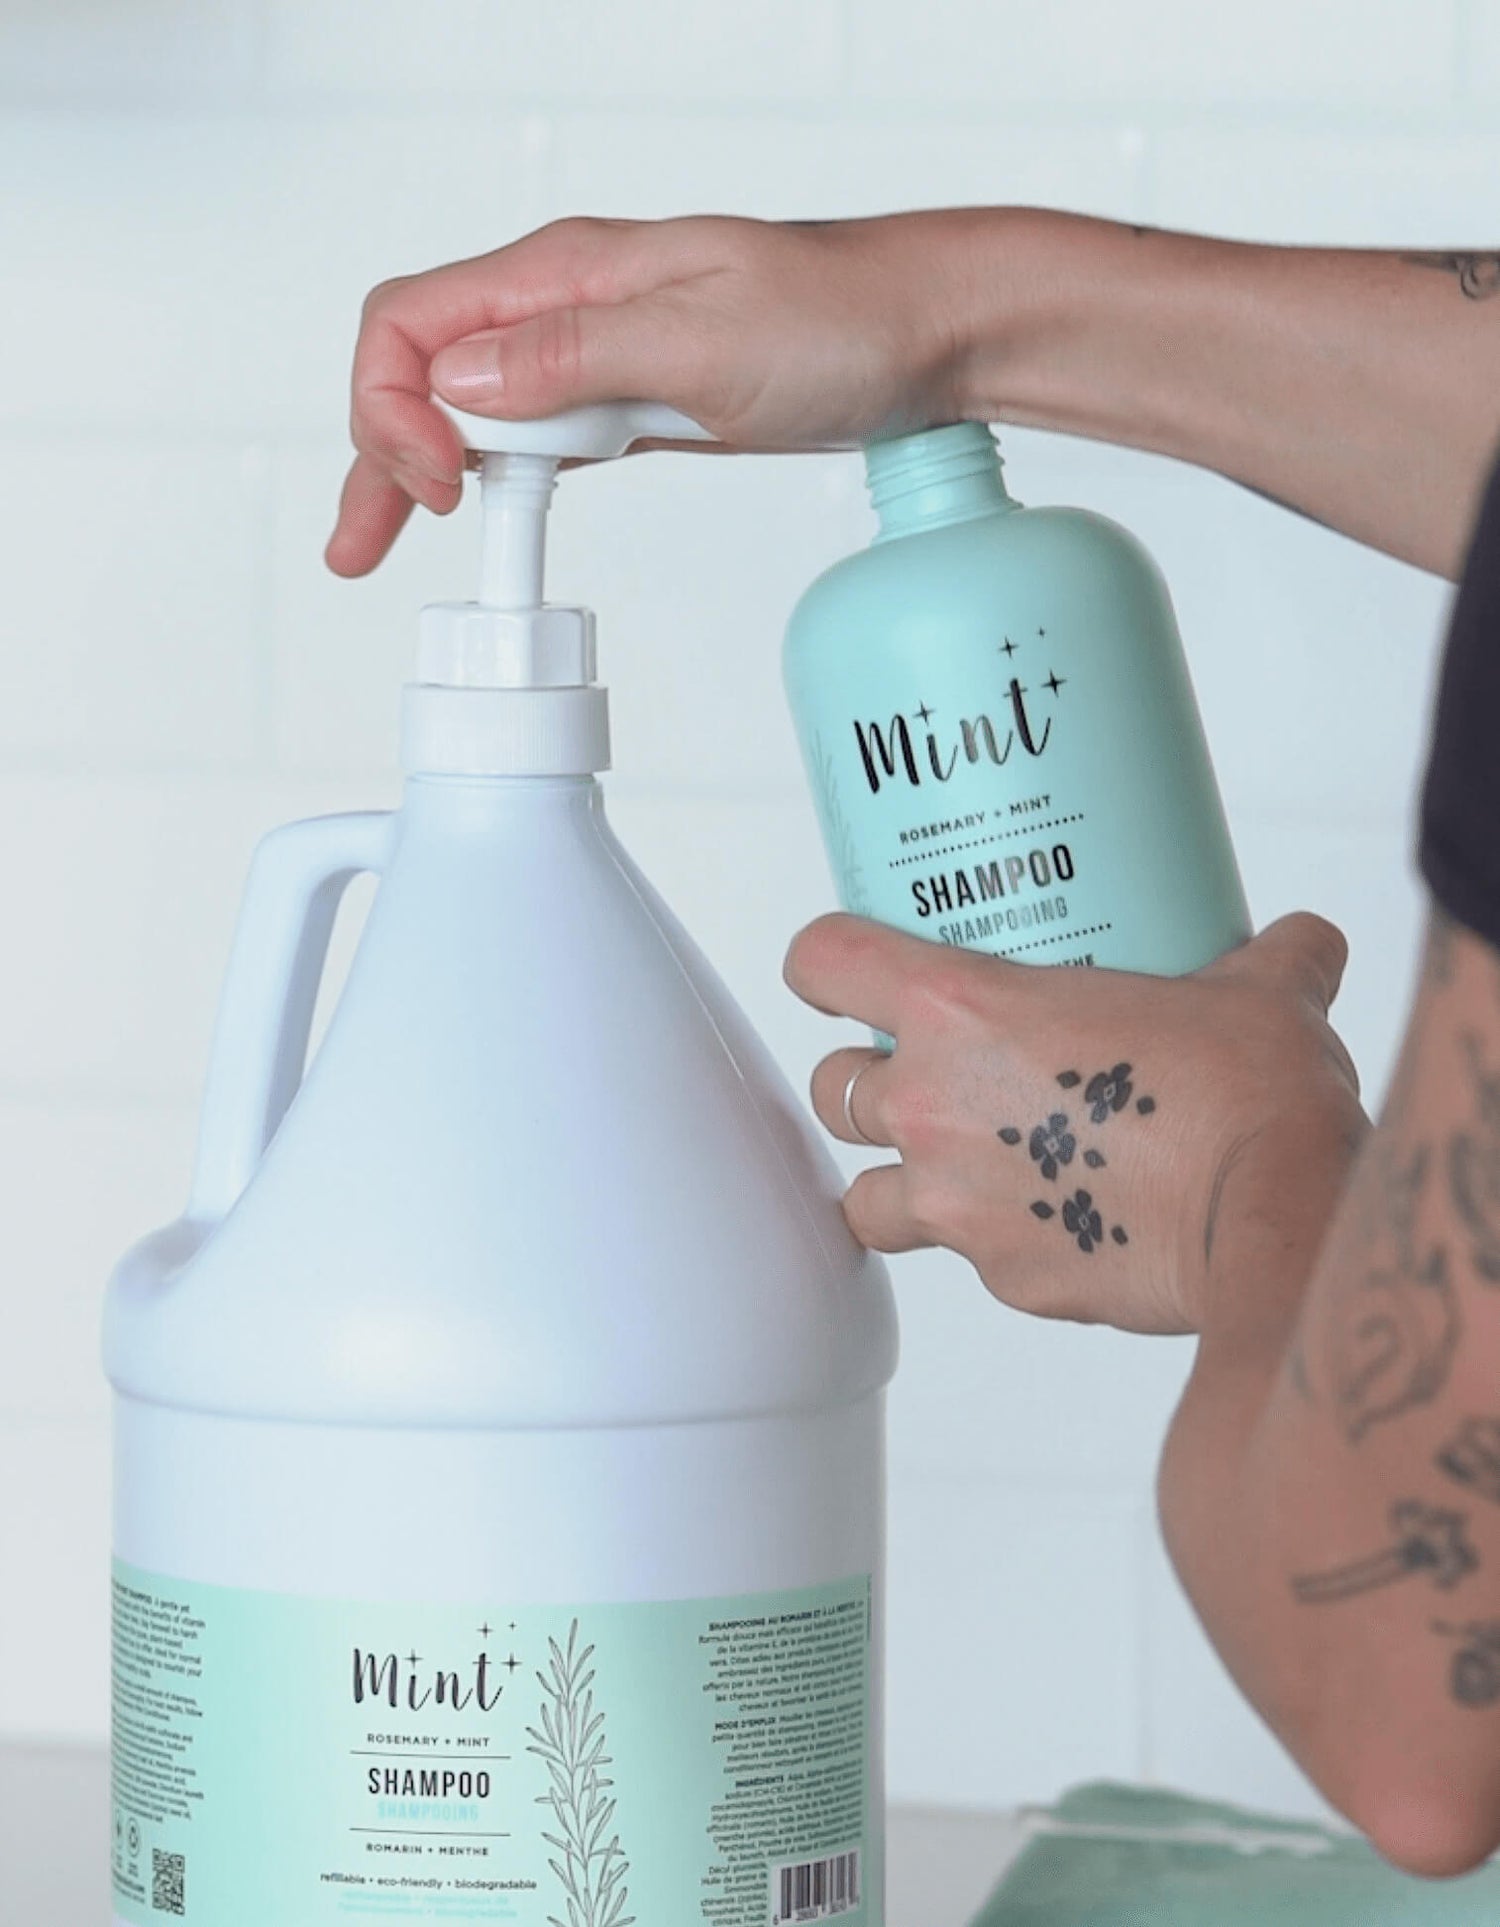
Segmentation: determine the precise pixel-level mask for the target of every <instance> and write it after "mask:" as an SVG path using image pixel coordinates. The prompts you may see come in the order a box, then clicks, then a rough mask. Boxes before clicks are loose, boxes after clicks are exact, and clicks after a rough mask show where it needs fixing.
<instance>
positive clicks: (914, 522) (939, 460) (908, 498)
mask: <svg viewBox="0 0 1500 1927" xmlns="http://www.w3.org/2000/svg"><path fill="white" fill-rule="evenodd" d="M865 480H866V482H867V484H868V486H869V490H870V501H871V503H872V504H873V506H874V509H875V513H876V515H877V516H878V517H879V521H880V528H879V532H878V534H877V535H876V537H875V539H876V541H877V542H884V541H887V540H889V539H890V538H891V537H892V536H897V535H911V534H914V533H915V532H916V531H917V530H919V529H934V528H942V527H943V526H944V525H945V524H947V523H950V522H966V521H970V520H972V519H973V518H974V517H975V516H980V515H995V514H1000V513H1003V512H1004V511H1006V510H1008V509H1013V508H1015V507H1016V506H1017V504H1016V502H1015V501H1014V500H1013V499H1012V497H1011V496H1010V494H1009V493H1008V492H1007V490H1006V487H1005V479H1004V476H1003V474H1002V465H1001V460H1000V451H999V449H998V448H997V447H996V445H995V437H994V435H993V434H992V433H991V431H990V430H989V429H988V428H986V427H985V426H984V425H983V424H982V423H979V422H957V423H955V424H954V425H953V426H951V427H948V428H930V429H926V430H925V431H923V432H922V433H921V434H917V435H899V436H896V437H895V438H894V439H892V440H890V441H884V442H872V443H871V444H870V446H869V447H868V448H866V450H865Z"/></svg>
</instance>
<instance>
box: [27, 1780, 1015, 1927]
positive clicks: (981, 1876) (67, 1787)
mask: <svg viewBox="0 0 1500 1927" xmlns="http://www.w3.org/2000/svg"><path fill="white" fill-rule="evenodd" d="M108 1840H109V1777H108V1766H107V1762H106V1759H105V1756H104V1754H102V1753H88V1752H75V1751H70V1750H68V1749H65V1748H60V1747H59V1748H36V1749H19V1748H11V1749H6V1748H4V1747H0V1870H3V1871H0V1878H3V1881H4V1887H5V1895H6V1898H5V1903H4V1906H3V1909H0V1916H3V1920H4V1922H5V1927H105V1923H106V1922H107V1921H108V1919H109V1848H108ZM1020 1840H1021V1833H1020V1828H1019V1825H1018V1823H1017V1821H1016V1820H1015V1818H1014V1817H1013V1816H1010V1815H1006V1814H993V1813H991V1814H977V1813H951V1812H936V1811H930V1810H922V1809H919V1808H911V1807H898V1808H896V1810H895V1811H894V1812H893V1813H892V1814H891V1817H890V1834H889V1841H890V1867H889V1875H888V1881H889V1901H888V1905H887V1910H886V1923H887V1927H965V1923H966V1922H967V1921H968V1920H969V1918H970V1916H971V1915H972V1914H973V1913H974V1911H975V1910H976V1908H977V1907H978V1906H979V1904H980V1902H981V1901H982V1900H983V1899H984V1897H985V1895H986V1894H987V1893H988V1892H989V1891H990V1889H991V1887H993V1886H994V1884H995V1882H996V1881H997V1880H998V1879H999V1877H1000V1875H1001V1874H1002V1873H1003V1872H1004V1870H1005V1868H1006V1867H1007V1866H1008V1865H1009V1864H1010V1860H1011V1858H1012V1856H1013V1855H1014V1854H1015V1852H1016V1851H1017V1849H1018V1847H1019V1844H1020ZM80 1842H97V1851H94V1852H90V1851H88V1850H87V1849H86V1848H80V1844H79V1843H80Z"/></svg>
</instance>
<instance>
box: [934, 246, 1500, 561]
mask: <svg viewBox="0 0 1500 1927" xmlns="http://www.w3.org/2000/svg"><path fill="white" fill-rule="evenodd" d="M956 218H957V219H959V220H960V221H961V222H963V223H965V226H964V227H963V229H962V231H961V232H960V233H959V234H957V235H955V237H954V239H955V244H956V245H955V247H954V250H953V252H954V259H955V263H956V265H955V267H954V268H953V273H954V274H955V276H956V277H957V281H958V287H957V290H956V295H955V307H956V311H957V312H958V313H959V314H960V315H962V316H963V317H965V319H964V322H963V325H962V337H963V339H962V372H961V375H960V400H961V403H962V405H963V408H964V411H965V412H966V413H967V414H970V415H973V416H975V417H976V418H983V419H989V420H997V421H1011V422H1017V423H1021V424H1024V425H1028V426H1035V427H1045V428H1052V429H1060V430H1063V431H1065V432H1069V433H1075V434H1080V435H1088V436H1093V437H1095V438H1098V439H1100V440H1104V441H1112V442H1119V443H1124V444H1127V445H1130V446H1133V447H1138V448H1145V449H1151V450H1154V451H1157V452H1159V453H1162V454H1167V455H1172V456H1177V457H1179V458H1181V459H1182V460H1185V461H1190V462H1194V463H1197V464H1199V465H1201V466H1203V467H1207V468H1211V469H1216V470H1218V471H1219V472H1220V473H1222V474H1224V475H1227V476H1229V477H1231V478H1232V479H1233V480H1235V481H1237V482H1241V483H1244V484H1245V485H1246V486H1248V487H1250V488H1253V489H1256V490H1259V491H1261V492H1262V493H1264V494H1266V495H1269V496H1272V497H1274V498H1276V499H1277V500H1279V501H1282V502H1285V503H1287V504H1288V505H1290V506H1292V507H1294V508H1297V509H1299V510H1301V511H1302V512H1303V513H1304V514H1307V515H1309V516H1312V517H1314V518H1316V519H1317V520H1319V521H1322V522H1326V523H1328V524H1329V525H1330V526H1331V527H1333V528H1336V529H1339V530H1342V531H1343V532H1344V533H1345V534H1348V535H1350V536H1353V537H1354V538H1355V539H1357V540H1359V541H1362V542H1367V543H1369V544H1371V545H1372V546H1374V547H1376V548H1381V549H1385V550H1387V551H1389V552H1390V553H1391V554H1393V555H1397V556H1400V557H1402V558H1403V559H1404V560H1407V561H1410V562H1414V563H1416V564H1418V565H1419V566H1421V567H1423V568H1428V569H1432V570H1434V571H1437V572H1439V573H1442V574H1446V575H1453V574H1455V573H1456V572H1457V568H1458V565H1459V562H1460V560H1461V556H1462V550H1463V546H1464V542H1465V539H1466V537H1467V534H1468V531H1469V525H1470V522H1471V519H1472V516H1473V511H1474V506H1475V502H1476V498H1477V494H1478V490H1479V487H1480V484H1481V482H1482V480H1483V478H1484V475H1485V473H1486V472H1487V469H1488V466H1489V463H1490V461H1491V459H1492V458H1493V453H1494V445H1495V442H1496V438H1497V435H1500V298H1497V299H1493V300H1491V299H1489V298H1488V297H1489V296H1490V295H1491V294H1492V293H1494V292H1495V290H1496V287H1497V285H1500V276H1497V274H1496V272H1495V271H1494V264H1495V259H1496V258H1495V257H1494V256H1479V257H1465V259H1468V260H1472V261H1477V262H1478V263H1479V264H1480V265H1479V267H1478V268H1477V269H1471V270H1470V271H1469V272H1468V273H1465V272H1463V271H1462V269H1461V268H1460V267H1456V266H1449V267H1445V266H1443V265H1442V262H1443V260H1444V259H1445V258H1444V257H1434V256H1422V257H1418V256H1412V255H1408V254H1400V253H1376V252H1366V251H1362V250H1354V249H1329V248H1277V247H1257V246H1249V245H1243V244H1239V243H1235V242H1227V241H1215V240H1207V239H1202V238H1199V237H1197V236H1193V235H1183V234H1170V233H1164V232H1159V231H1156V230H1152V229H1139V228H1130V227H1124V226H1120V225H1118V224H1116V223H1113V222H1106V221H1093V220H1086V219H1082V218H1079V217H1076V216H1070V215H1062V214H1052V213H1045V212H1035V211H1032V210H1025V209H1020V210H1012V209H1004V210H996V211H983V212H979V213H976V214H973V215H968V216H960V217H956Z"/></svg>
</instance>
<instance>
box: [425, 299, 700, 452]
mask: <svg viewBox="0 0 1500 1927" xmlns="http://www.w3.org/2000/svg"><path fill="white" fill-rule="evenodd" d="M703 359H704V357H703V351H702V334H701V331H700V330H699V329H698V328H697V327H695V326H694V324H692V323H690V322H689V321H688V319H687V318H686V316H685V315H684V314H683V313H682V311H680V310H679V309H676V308H674V307H672V305H671V304H670V303H664V302H659V301H653V300H651V299H649V298H646V299H641V300H635V301H627V302H624V303H622V304H620V305H619V306H614V307H576V308H552V309H549V310H548V312H547V313H546V314H541V315H537V316H536V317H535V318H534V319H533V320H530V321H521V322H517V323H516V324H515V325H514V326H512V327H508V328H497V329H491V330H489V331H488V332H486V333H483V334H475V335H468V336H466V337H465V338H464V339H463V340H461V341H455V342H452V343H451V344H450V345H449V346H448V347H446V348H442V349H440V350H439V351H438V353H437V354H436V355H435V356H434V357H433V361H432V386H433V388H434V390H435V391H436V392H437V393H438V394H439V395H441V396H442V397H443V399H444V400H445V401H449V402H452V403H453V405H454V407H456V408H464V409H467V410H468V411H469V412H470V413H471V414H475V415H497V416H501V417H504V418H505V419H506V420H509V421H533V420H536V419H537V418H538V417H540V416H543V415H555V414H557V413H558V412H559V411H560V410H562V409H565V408H578V407H582V406H584V405H586V404H587V403H589V402H599V401H616V400H618V399H619V398H620V397H621V396H622V395H624V396H631V395H638V396H641V397H643V398H645V399H646V400H649V401H659V402H666V403H668V404H669V405H670V406H672V407H684V408H685V409H686V408H687V407H689V406H697V407H700V408H701V406H702V399H701V392H700V383H699V381H698V379H697V377H698V375H699V372H700V370H701V367H702V363H703ZM705 426H712V424H711V423H710V424H705Z"/></svg>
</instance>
